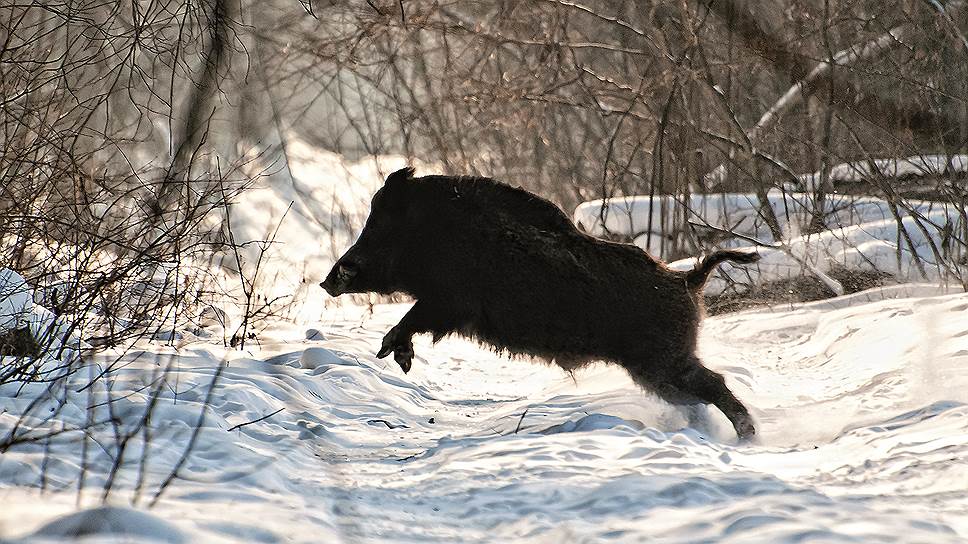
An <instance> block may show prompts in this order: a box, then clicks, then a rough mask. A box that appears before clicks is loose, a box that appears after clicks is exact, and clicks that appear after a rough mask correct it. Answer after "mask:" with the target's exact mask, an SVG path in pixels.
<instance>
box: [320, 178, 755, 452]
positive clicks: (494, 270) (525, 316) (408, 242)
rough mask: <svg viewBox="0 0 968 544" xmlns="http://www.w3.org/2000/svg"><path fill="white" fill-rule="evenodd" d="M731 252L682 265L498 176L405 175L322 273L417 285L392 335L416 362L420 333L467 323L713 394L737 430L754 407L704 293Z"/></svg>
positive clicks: (335, 279)
mask: <svg viewBox="0 0 968 544" xmlns="http://www.w3.org/2000/svg"><path fill="white" fill-rule="evenodd" d="M757 258H758V256H757V255H756V254H748V253H742V252H739V251H720V252H716V253H713V254H712V255H709V256H708V257H706V258H705V259H703V260H702V262H701V263H700V264H699V265H698V266H697V267H696V268H695V269H694V270H692V271H689V272H677V271H674V270H671V269H669V268H668V267H667V266H666V265H665V263H663V262H661V261H658V260H656V259H654V258H652V257H651V256H650V255H649V254H648V253H646V252H645V251H643V250H642V249H640V248H638V247H636V246H633V245H629V244H619V243H614V242H607V241H604V240H599V239H597V238H594V237H591V236H588V235H586V234H584V233H582V232H580V231H579V230H578V229H576V228H575V226H574V225H573V224H572V222H571V221H570V220H569V219H568V217H567V216H565V214H564V213H563V212H562V211H561V210H560V209H559V208H558V207H557V206H555V205H554V204H552V203H550V202H548V201H547V200H544V199H542V198H540V197H538V196H536V195H534V194H532V193H529V192H528V191H525V190H523V189H519V188H514V187H511V186H508V185H505V184H502V183H499V182H496V181H494V180H491V179H488V178H475V177H449V176H426V177H420V178H414V177H413V170H412V169H410V168H405V169H403V170H399V171H397V172H394V173H393V174H391V175H390V176H389V177H388V178H387V180H386V183H385V184H384V186H383V188H381V189H380V190H379V191H378V192H377V193H376V195H374V197H373V202H372V207H371V210H370V216H369V218H368V219H367V222H366V225H365V226H364V228H363V231H362V233H361V234H360V237H359V239H358V240H357V242H356V243H355V244H354V245H353V247H351V248H350V249H349V250H348V251H347V252H346V254H345V255H343V256H342V257H341V258H340V259H339V261H338V262H337V263H336V264H335V265H334V266H333V270H332V271H331V272H330V273H329V275H328V276H327V277H326V280H325V281H324V282H323V283H321V284H320V285H321V286H322V287H323V288H325V289H326V291H327V292H329V293H330V294H331V295H333V296H338V295H340V294H343V293H361V292H375V293H382V294H391V293H399V292H402V293H406V294H409V295H410V296H412V297H413V298H414V299H416V303H415V304H414V306H413V307H412V308H411V309H410V311H409V312H408V313H407V314H406V315H405V316H404V317H403V319H402V320H401V321H400V323H399V324H397V325H396V326H395V327H393V328H392V329H390V331H389V332H388V333H387V335H386V336H385V337H384V339H383V346H382V348H381V349H380V352H379V353H378V356H380V357H385V356H387V355H389V354H390V353H391V352H392V353H393V354H394V359H395V360H396V361H397V362H398V363H399V364H400V366H401V368H402V369H403V370H404V372H406V371H408V370H409V369H410V365H411V361H412V359H413V344H412V342H411V338H412V336H413V335H414V334H420V333H430V334H432V335H433V337H434V340H438V339H440V338H442V337H443V336H445V335H448V334H452V333H455V334H459V335H461V336H464V337H468V338H473V339H476V340H478V341H480V342H483V343H486V344H489V345H491V346H494V347H496V348H499V349H504V350H507V351H508V352H510V353H513V354H521V355H529V356H535V357H539V358H542V359H545V360H548V361H553V362H555V363H556V364H558V365H560V366H561V367H562V368H565V369H566V370H571V369H574V368H578V367H580V366H582V365H584V364H587V363H590V362H592V361H597V360H603V361H608V362H612V363H615V364H618V365H621V366H622V367H623V368H625V370H626V371H628V373H629V374H630V375H631V376H632V378H633V379H634V380H635V382H636V383H638V384H639V385H641V386H642V387H645V388H647V389H649V390H651V391H653V392H655V393H656V394H658V395H660V396H662V397H663V398H665V399H666V400H668V401H671V402H674V403H677V404H682V403H688V404H692V403H711V404H714V405H716V406H717V407H718V408H719V409H720V410H722V412H723V413H724V414H726V416H727V417H728V418H729V419H730V421H731V422H732V423H733V426H734V428H735V429H736V432H737V434H738V435H739V436H740V437H743V438H746V437H750V436H752V435H753V434H754V432H755V431H754V428H753V421H752V419H751V418H750V415H749V412H748V411H747V410H746V408H745V407H744V406H743V405H742V404H741V403H740V402H739V400H737V399H736V397H735V396H733V394H732V393H731V392H730V391H729V389H727V388H726V386H725V384H724V382H723V378H722V376H720V375H719V374H717V373H715V372H713V371H711V370H708V369H707V368H706V367H704V366H703V365H702V364H701V363H700V361H699V359H698V358H697V357H696V337H697V332H698V324H699V319H700V316H701V308H700V306H699V304H700V303H699V301H700V300H701V297H697V296H696V293H697V292H698V291H699V290H700V289H701V288H702V285H703V284H704V283H705V281H706V278H707V277H708V276H709V273H710V272H712V270H713V269H715V267H716V266H717V265H718V264H720V263H721V262H722V261H724V260H730V261H734V262H741V263H749V262H753V261H755V260H756V259H757Z"/></svg>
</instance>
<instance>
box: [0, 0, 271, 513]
mask: <svg viewBox="0 0 968 544" xmlns="http://www.w3.org/2000/svg"><path fill="white" fill-rule="evenodd" d="M0 21H2V24H0V27H2V30H0V100H2V102H0V270H2V269H8V272H7V273H5V277H4V279H7V280H9V279H10V278H14V277H15V276H14V275H11V274H10V273H9V270H12V271H16V272H17V273H18V274H19V276H22V278H23V279H25V280H26V282H25V283H24V282H23V280H21V279H19V278H18V279H16V280H13V281H7V282H5V283H4V285H3V286H2V289H0V290H3V292H2V293H0V302H3V301H10V300H14V299H16V297H18V296H20V295H21V294H22V293H29V296H30V297H32V298H33V301H32V302H33V303H36V305H37V306H39V307H41V309H40V310H34V311H31V310H30V309H29V308H28V307H27V305H24V304H21V305H20V306H19V307H17V308H13V310H14V312H13V313H12V314H11V315H5V316H3V318H4V321H5V322H6V323H8V324H9V325H10V326H9V327H8V329H9V330H8V331H7V334H6V336H8V337H11V338H14V337H16V338H23V337H26V338H29V339H30V341H29V342H28V341H24V342H20V343H15V342H6V343H5V344H4V348H5V351H4V352H3V355H4V356H5V357H3V358H2V361H3V363H2V365H0V386H8V387H14V390H16V391H17V392H18V393H17V394H16V395H15V396H14V397H15V398H16V399H17V402H18V403H20V404H18V405H17V407H16V409H14V407H13V406H11V407H9V409H10V410H9V412H8V411H7V409H6V408H5V410H4V412H5V413H6V417H5V419H4V421H3V425H2V427H0V429H2V430H0V452H2V451H6V450H8V449H10V448H14V447H28V448H30V447H40V448H42V450H43V452H44V459H45V462H44V466H46V464H47V461H46V459H48V458H56V457H58V454H55V453H53V452H55V451H60V452H61V454H60V455H64V454H65V452H69V455H70V457H71V458H73V457H74V456H76V455H77V454H78V452H80V453H79V454H80V459H79V461H78V463H79V465H80V474H79V477H78V482H77V490H78V497H79V500H80V496H81V493H82V492H83V491H84V489H85V487H90V486H91V485H99V486H100V487H101V488H102V491H101V493H100V495H101V497H102V498H103V499H107V497H108V496H109V495H110V494H111V492H112V490H113V489H114V488H115V487H116V485H117V482H118V481H120V480H121V479H122V478H120V477H118V475H119V474H121V473H122V471H123V470H127V469H129V468H130V466H131V465H133V466H134V467H135V472H136V473H137V474H138V476H137V478H135V480H136V482H137V483H136V484H134V485H132V486H131V487H134V494H133V499H132V500H134V501H137V500H138V497H139V496H140V495H141V494H142V491H143V488H144V486H145V474H146V473H145V460H146V459H147V456H148V452H149V451H150V449H151V448H150V447H149V443H150V441H151V433H152V430H151V428H150V421H151V414H152V413H153V410H154V409H155V407H156V406H157V404H158V399H160V398H162V397H164V396H165V395H168V394H169V391H170V389H171V387H170V384H169V381H170V380H171V379H172V378H171V376H170V375H169V373H170V370H171V365H161V366H159V367H158V368H156V369H155V370H153V371H151V372H149V375H147V376H145V377H144V380H145V383H146V385H145V386H144V387H142V388H140V389H138V390H137V391H136V392H135V395H136V396H143V397H144V398H145V399H146V400H145V401H144V403H143V404H142V405H141V407H142V408H143V409H142V410H141V411H140V412H137V413H134V412H132V411H131V410H130V409H128V408H125V406H126V405H125V404H124V403H126V402H130V399H126V398H125V397H118V396H117V395H116V394H115V393H113V389H112V388H113V384H114V383H115V381H116V380H117V379H118V378H117V374H116V371H117V370H119V369H121V368H123V367H124V366H125V364H121V363H120V361H122V359H123V358H124V357H125V356H126V353H127V351H128V350H129V349H130V347H131V346H132V345H133V344H134V343H135V342H136V341H138V340H139V339H144V338H156V339H165V340H169V341H171V340H174V339H175V338H176V337H177V332H176V331H178V330H179V329H181V328H183V327H186V326H187V325H189V324H190V323H191V322H192V319H193V318H195V317H197V316H198V311H199V309H200V308H201V307H203V306H204V305H205V304H206V303H207V302H209V301H210V300H211V298H212V297H213V296H215V295H217V294H218V293H216V292H215V291H213V289H214V287H213V282H212V274H213V272H212V271H213V270H215V269H216V268H217V267H214V266H212V265H213V263H215V262H217V261H218V259H220V256H221V255H222V254H224V253H225V251H226V249H229V248H228V247H227V246H228V245H229V244H227V242H226V228H225V225H224V224H223V223H224V222H223V220H222V218H223V217H224V216H225V215H226V213H227V209H228V207H229V206H230V205H231V203H232V200H233V198H234V197H235V196H236V195H237V194H238V193H239V191H241V190H243V189H244V188H245V187H246V186H247V185H248V184H249V183H251V182H252V180H253V179H255V178H256V177H258V176H259V175H260V173H261V172H260V170H259V168H260V166H259V164H258V160H259V155H260V153H259V152H247V151H246V150H245V149H243V148H242V147H241V145H242V144H243V143H244V142H240V139H239V138H237V137H236V135H237V133H238V131H237V130H233V123H232V121H231V119H232V116H231V115H226V113H225V112H226V111H228V110H231V109H232V108H233V107H234V106H232V105H231V104H230V103H229V102H228V101H227V96H228V95H227V94H225V93H224V92H223V89H222V86H223V85H224V84H225V83H226V82H230V81H232V77H231V74H233V73H234V72H235V71H238V70H241V69H244V68H241V67H240V62H241V63H243V64H244V59H245V55H244V47H242V45H241V43H240V42H239V41H238V40H236V38H235V34H234V33H235V32H236V29H237V28H238V27H239V24H240V23H239V14H238V6H236V7H235V8H233V7H232V5H230V4H228V3H226V2H223V1H221V0H216V1H213V2H203V3H195V2H190V1H189V2H167V3H148V4H144V3H141V2H118V3H103V2H68V3H58V2H41V3H26V4H23V3H21V4H13V5H11V4H5V5H4V6H0ZM18 282H19V283H18ZM17 300H19V299H17ZM29 302H30V301H29V300H28V303H29ZM18 304H20V303H19V302H18ZM8 306H9V304H8ZM4 307H5V308H7V306H4ZM8 309H9V308H8ZM5 340H6V339H5ZM104 350H111V351H108V352H107V355H105V356H104V357H101V358H96V354H98V353H99V352H102V351H104ZM129 363H130V361H129ZM217 380H218V373H217V372H216V373H215V374H213V377H212V381H211V383H210V384H208V387H209V392H210V393H211V391H212V388H214V387H215V386H216V384H217ZM200 385H202V384H200ZM18 388H19V389H18ZM210 393H209V394H210ZM21 401H22V402H21ZM72 406H87V413H88V415H87V418H86V421H85V422H83V424H77V422H72V423H67V421H70V418H67V419H64V417H65V416H64V415H65V414H70V413H71V412H72V410H73V408H71V407H72ZM206 407H207V401H206V403H204V404H203V405H202V406H201V407H200V410H201V412H200V413H201V414H204V411H205V410H206ZM199 417H201V416H199ZM68 443H70V444H78V443H79V444H80V447H79V448H77V447H74V448H72V449H69V450H58V448H59V447H61V446H63V445H64V444H68ZM135 443H137V444H138V445H139V447H138V448H137V449H138V450H139V451H141V454H140V455H141V458H140V460H139V459H138V458H137V456H133V454H130V453H129V454H128V455H127V456H126V455H125V452H126V451H128V452H130V451H131V450H133V449H136V448H134V446H133V445H134V444H135ZM90 444H96V447H94V446H92V447H91V448H89V445H90ZM190 449H191V442H190V443H189V445H188V446H187V447H186V454H187V451H189V450H190ZM132 457H134V458H132ZM105 459H106V460H107V465H105V464H104V463H103V462H102V461H104V460H105ZM61 460H63V459H61ZM178 468H179V467H178V466H176V467H175V468H174V469H173V471H172V473H171V477H169V478H168V479H167V480H165V482H164V483H163V484H161V485H160V486H159V488H158V491H157V493H160V492H161V491H163V490H164V488H165V487H166V486H167V483H168V481H170V480H171V478H173V477H175V476H176V475H177V472H178ZM41 480H42V481H41V482H40V484H41V488H42V489H43V488H46V487H47V482H46V476H45V475H42V476H41ZM95 482H96V483H95ZM61 485H64V484H63V482H62V483H61ZM126 485H127V484H126ZM156 497H157V495H156Z"/></svg>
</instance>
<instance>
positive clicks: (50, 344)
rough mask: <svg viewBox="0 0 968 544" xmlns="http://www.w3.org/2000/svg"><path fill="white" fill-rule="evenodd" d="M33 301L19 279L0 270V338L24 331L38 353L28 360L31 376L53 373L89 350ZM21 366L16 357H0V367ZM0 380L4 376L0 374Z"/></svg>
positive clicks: (30, 294) (85, 344) (26, 286)
mask: <svg viewBox="0 0 968 544" xmlns="http://www.w3.org/2000/svg"><path fill="white" fill-rule="evenodd" d="M35 297H36V295H35V293H34V291H33V289H31V287H30V286H29V285H28V284H27V281H26V280H25V279H24V278H23V276H21V275H20V274H18V273H16V272H14V271H13V270H10V269H8V268H0V334H5V333H8V332H10V331H13V330H17V329H26V331H27V333H28V334H29V335H30V337H32V338H33V339H34V340H35V341H36V343H37V345H38V346H39V349H40V352H39V353H37V354H36V355H34V356H31V357H30V359H31V361H30V362H31V363H32V364H31V366H32V367H33V370H32V371H31V373H40V374H46V373H49V372H56V371H57V370H58V369H61V368H62V367H63V365H64V364H66V363H70V362H71V361H74V360H75V359H76V358H77V356H78V355H79V353H80V351H81V350H83V349H87V348H89V347H90V346H89V345H88V344H87V343H86V342H84V341H82V340H81V339H80V338H79V336H78V335H77V334H76V333H74V332H73V331H72V330H71V327H70V325H69V324H68V323H67V322H65V320H63V319H59V318H58V317H57V316H55V315H54V314H53V313H52V312H51V311H50V310H48V309H47V308H44V307H43V306H41V305H39V304H35V303H34V298H35ZM21 363H22V360H21V358H20V357H16V356H13V355H7V356H0V367H2V366H9V365H14V364H18V365H21ZM0 376H7V374H6V373H5V372H2V371H0ZM48 377H50V376H48Z"/></svg>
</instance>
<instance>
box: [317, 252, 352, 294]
mask: <svg viewBox="0 0 968 544" xmlns="http://www.w3.org/2000/svg"><path fill="white" fill-rule="evenodd" d="M359 271H360V265H359V264H358V263H356V262H355V261H353V260H350V259H346V258H343V259H340V260H339V261H337V262H336V264H335V265H334V266H333V269H332V270H330V271H329V275H328V276H326V279H325V280H323V282H322V283H320V284H319V286H320V287H322V288H323V289H325V290H326V292H327V293H329V295H330V296H333V297H338V296H340V295H342V294H343V293H346V292H347V291H349V290H350V284H351V283H352V282H353V278H355V277H356V275H357V274H358V273H359Z"/></svg>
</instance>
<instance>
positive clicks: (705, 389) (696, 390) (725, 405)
mask: <svg viewBox="0 0 968 544" xmlns="http://www.w3.org/2000/svg"><path fill="white" fill-rule="evenodd" d="M670 383H671V385H672V386H674V387H675V388H677V389H680V390H682V391H683V392H685V393H687V394H691V395H695V396H696V397H698V398H699V399H700V400H702V401H703V402H708V403H711V404H714V405H716V408H719V410H720V411H721V412H723V414H725V415H726V417H727V418H729V421H730V423H732V424H733V428H734V429H736V435H737V436H739V437H740V438H741V439H748V438H752V437H753V435H754V434H755V433H756V429H755V427H754V426H753V418H752V417H750V413H749V411H748V410H747V409H746V407H745V406H743V404H742V403H741V402H740V401H739V400H738V399H737V398H736V397H735V396H734V395H733V393H732V392H731V391H730V390H729V389H727V388H726V383H725V381H724V380H723V377H722V376H721V375H720V374H718V373H716V372H713V371H712V370H709V369H708V368H706V367H704V366H702V364H701V363H700V362H699V361H697V360H695V359H689V360H688V363H687V364H686V365H685V367H683V368H681V369H680V372H679V373H678V374H677V375H676V376H674V377H673V378H672V379H671V380H670Z"/></svg>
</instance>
